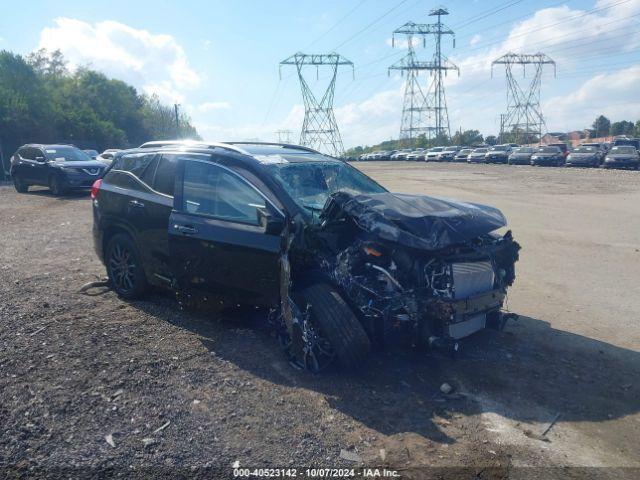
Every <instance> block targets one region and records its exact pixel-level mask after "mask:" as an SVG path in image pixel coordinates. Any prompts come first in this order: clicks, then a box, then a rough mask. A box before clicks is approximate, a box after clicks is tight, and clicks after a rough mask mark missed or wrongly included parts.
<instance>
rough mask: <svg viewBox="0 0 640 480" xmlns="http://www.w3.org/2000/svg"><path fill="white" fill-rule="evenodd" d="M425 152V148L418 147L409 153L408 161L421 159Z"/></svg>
mask: <svg viewBox="0 0 640 480" xmlns="http://www.w3.org/2000/svg"><path fill="white" fill-rule="evenodd" d="M424 153H425V150H424V148H418V149H416V150H414V151H412V152H411V153H408V154H407V161H409V162H417V161H418V160H421V157H422V158H424V157H423V155H424Z"/></svg>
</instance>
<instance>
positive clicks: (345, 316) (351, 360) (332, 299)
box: [300, 283, 371, 370]
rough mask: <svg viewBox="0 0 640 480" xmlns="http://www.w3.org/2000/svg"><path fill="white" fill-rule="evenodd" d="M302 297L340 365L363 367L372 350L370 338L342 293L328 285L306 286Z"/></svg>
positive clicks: (351, 367) (347, 367) (346, 367)
mask: <svg viewBox="0 0 640 480" xmlns="http://www.w3.org/2000/svg"><path fill="white" fill-rule="evenodd" d="M300 294H301V296H302V298H303V300H304V301H305V302H307V303H308V304H309V305H310V306H311V315H312V317H313V319H314V320H315V322H316V323H317V327H318V329H319V330H320V331H321V333H322V334H323V335H324V337H325V338H326V339H327V341H328V342H329V343H330V344H331V347H332V348H333V351H334V352H335V357H336V359H337V361H338V364H339V365H340V366H341V367H343V368H345V369H347V370H354V369H357V368H358V367H361V366H362V365H363V364H364V363H365V361H366V358H367V356H368V353H369V349H370V348H371V344H370V342H369V337H368V336H367V333H366V332H365V331H364V328H363V327H362V325H360V322H359V321H358V319H357V318H356V316H355V314H354V313H353V311H352V310H351V308H350V307H349V305H348V304H347V303H346V302H345V301H344V299H343V298H342V297H341V296H340V294H339V293H338V292H337V291H336V290H335V289H333V288H332V287H330V286H329V285H327V284H325V283H317V284H314V285H310V286H308V287H305V288H303V289H302V290H301V292H300Z"/></svg>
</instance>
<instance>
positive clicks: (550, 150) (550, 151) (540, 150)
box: [538, 147, 560, 153]
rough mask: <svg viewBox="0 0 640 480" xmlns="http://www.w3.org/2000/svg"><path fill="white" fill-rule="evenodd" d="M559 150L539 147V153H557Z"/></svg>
mask: <svg viewBox="0 0 640 480" xmlns="http://www.w3.org/2000/svg"><path fill="white" fill-rule="evenodd" d="M559 151H560V149H559V148H558V147H540V148H539V149H538V152H539V153H558V152H559Z"/></svg>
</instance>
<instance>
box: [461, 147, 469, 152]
mask: <svg viewBox="0 0 640 480" xmlns="http://www.w3.org/2000/svg"><path fill="white" fill-rule="evenodd" d="M460 153H471V149H470V148H463V149H462V150H460Z"/></svg>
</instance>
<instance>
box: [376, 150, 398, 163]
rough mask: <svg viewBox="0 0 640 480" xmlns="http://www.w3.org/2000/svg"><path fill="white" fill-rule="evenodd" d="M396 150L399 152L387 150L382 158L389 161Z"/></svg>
mask: <svg viewBox="0 0 640 480" xmlns="http://www.w3.org/2000/svg"><path fill="white" fill-rule="evenodd" d="M396 152H397V150H389V151H386V152H384V155H381V156H380V160H384V161H389V160H391V156H392V155H393V154H394V153H396Z"/></svg>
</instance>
